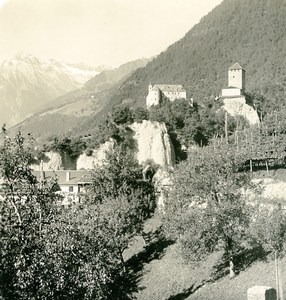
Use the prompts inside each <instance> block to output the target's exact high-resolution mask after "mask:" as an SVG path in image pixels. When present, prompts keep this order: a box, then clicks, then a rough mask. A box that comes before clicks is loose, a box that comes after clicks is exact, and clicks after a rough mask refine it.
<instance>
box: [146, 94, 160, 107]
mask: <svg viewBox="0 0 286 300" xmlns="http://www.w3.org/2000/svg"><path fill="white" fill-rule="evenodd" d="M159 103H160V92H157V91H149V94H148V96H147V97H146V106H147V108H150V107H151V106H153V105H159Z"/></svg>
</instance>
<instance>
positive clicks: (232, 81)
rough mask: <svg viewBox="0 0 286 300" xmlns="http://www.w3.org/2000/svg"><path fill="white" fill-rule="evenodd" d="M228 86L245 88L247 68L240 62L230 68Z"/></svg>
mask: <svg viewBox="0 0 286 300" xmlns="http://www.w3.org/2000/svg"><path fill="white" fill-rule="evenodd" d="M228 86H229V87H235V88H239V89H242V90H245V70H244V69H243V68H242V67H241V65H240V64H239V63H238V62H236V63H235V64H234V65H232V66H231V67H230V68H229V69H228Z"/></svg>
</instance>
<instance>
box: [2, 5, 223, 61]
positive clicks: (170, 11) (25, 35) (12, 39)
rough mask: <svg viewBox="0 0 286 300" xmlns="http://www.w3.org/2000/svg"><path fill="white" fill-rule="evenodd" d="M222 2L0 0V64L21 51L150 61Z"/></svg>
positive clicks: (75, 58)
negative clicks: (148, 59) (147, 59)
mask: <svg viewBox="0 0 286 300" xmlns="http://www.w3.org/2000/svg"><path fill="white" fill-rule="evenodd" d="M221 2H222V0H0V62H2V61H3V60H5V59H9V58H11V57H13V56H14V55H15V54H17V53H19V52H24V53H29V54H32V55H35V56H37V57H38V58H41V59H51V58H52V59H56V60H61V61H65V62H70V63H80V62H83V63H86V64H89V65H91V66H98V65H110V66H118V65H120V64H122V63H125V62H128V61H131V60H135V59H138V58H142V57H146V58H149V57H152V56H154V55H157V54H159V53H160V52H162V51H164V50H165V49H166V48H167V47H168V46H169V45H171V44H172V43H174V42H175V41H177V40H179V39H180V38H182V37H183V36H184V35H185V33H187V32H188V31H189V30H190V29H191V28H192V27H193V25H195V24H196V23H198V22H199V20H200V19H201V17H203V16H204V15H206V14H207V13H208V12H210V11H211V10H212V9H213V8H214V7H215V6H217V5H218V4H219V3H221Z"/></svg>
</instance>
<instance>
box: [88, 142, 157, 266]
mask: <svg viewBox="0 0 286 300" xmlns="http://www.w3.org/2000/svg"><path fill="white" fill-rule="evenodd" d="M90 180H91V187H90V189H89V194H88V199H87V200H86V201H87V202H88V203H90V204H91V205H97V207H98V209H99V211H100V212H101V213H100V216H101V217H100V220H101V221H99V222H102V223H103V224H105V229H104V230H107V231H108V232H107V233H106V235H107V236H109V237H110V240H111V241H113V243H114V249H116V252H117V254H118V255H117V257H118V258H120V259H121V262H123V258H122V254H123V251H124V250H125V249H126V248H127V246H128V245H129V243H130V242H131V239H132V237H133V236H134V235H136V234H138V233H140V232H141V231H142V229H143V223H144V221H145V220H146V219H147V218H148V217H150V216H151V215H152V213H153V212H154V209H155V194H154V187H153V185H152V183H151V182H150V181H148V180H144V178H143V168H142V167H141V166H139V165H138V163H137V162H136V161H135V159H134V156H133V154H132V153H131V152H130V150H128V149H127V148H125V147H122V146H117V147H115V149H114V150H112V151H111V152H109V153H108V155H107V160H106V163H105V164H104V165H103V166H102V167H101V168H98V169H96V170H93V171H91V173H90Z"/></svg>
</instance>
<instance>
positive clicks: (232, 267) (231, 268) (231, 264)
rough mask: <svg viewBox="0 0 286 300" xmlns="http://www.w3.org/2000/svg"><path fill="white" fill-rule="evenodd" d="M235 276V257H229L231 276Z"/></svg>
mask: <svg viewBox="0 0 286 300" xmlns="http://www.w3.org/2000/svg"><path fill="white" fill-rule="evenodd" d="M234 277H235V272H234V263H233V258H232V257H231V258H230V259H229V278H230V279H232V278H234Z"/></svg>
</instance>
